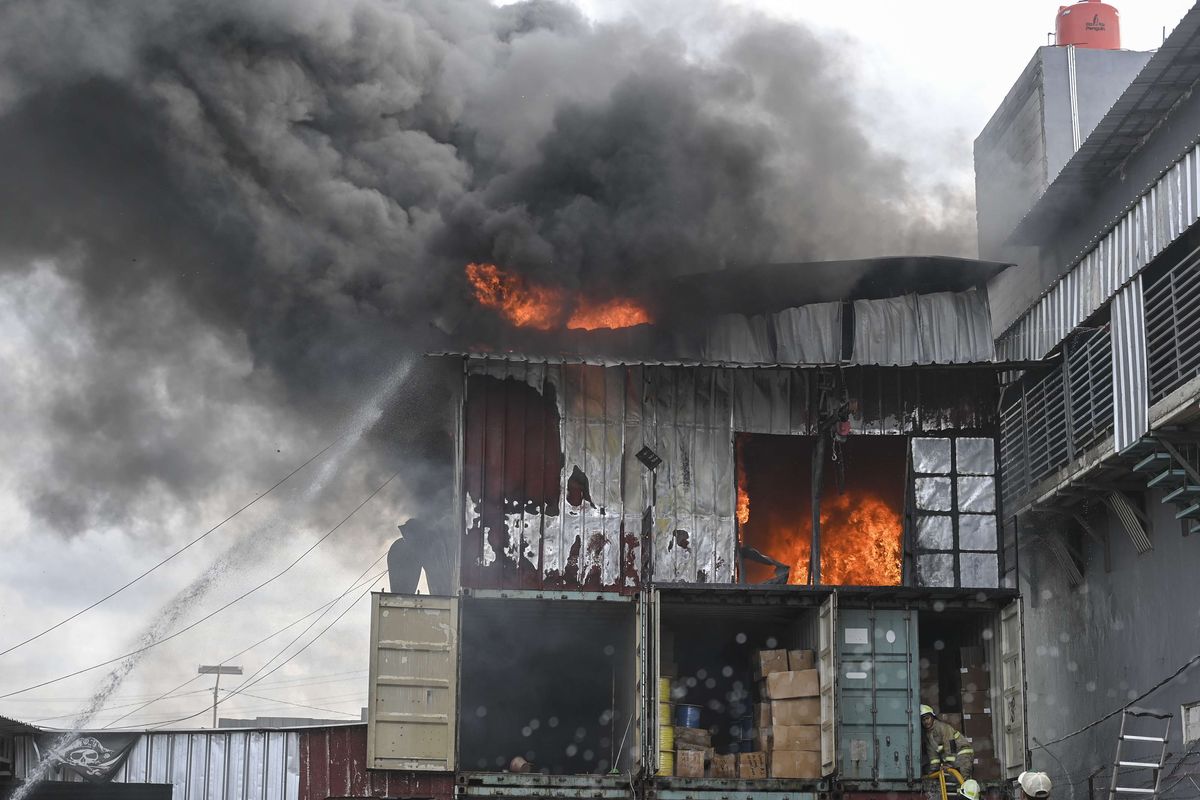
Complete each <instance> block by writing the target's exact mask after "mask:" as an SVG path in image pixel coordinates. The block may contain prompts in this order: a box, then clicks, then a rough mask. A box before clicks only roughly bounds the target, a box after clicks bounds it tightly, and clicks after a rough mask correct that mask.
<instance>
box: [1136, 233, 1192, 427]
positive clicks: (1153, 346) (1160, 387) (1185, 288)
mask: <svg viewBox="0 0 1200 800" xmlns="http://www.w3.org/2000/svg"><path fill="white" fill-rule="evenodd" d="M1144 296H1145V303H1146V367H1147V374H1148V376H1149V382H1150V403H1151V404H1152V405H1153V404H1154V403H1157V402H1158V401H1159V400H1162V399H1163V398H1164V397H1166V396H1167V395H1168V394H1170V393H1171V392H1173V391H1174V390H1175V389H1178V388H1179V387H1180V386H1182V385H1183V384H1185V383H1187V382H1188V381H1189V380H1191V379H1192V378H1195V377H1196V376H1198V375H1200V251H1193V252H1192V253H1191V254H1189V255H1188V257H1187V258H1184V259H1182V260H1181V261H1180V262H1179V263H1178V264H1176V265H1175V266H1173V267H1171V268H1170V269H1169V270H1167V272H1165V273H1164V274H1163V275H1162V276H1161V277H1159V278H1157V279H1155V281H1154V282H1153V283H1151V284H1149V285H1148V286H1146V288H1145V292H1144Z"/></svg>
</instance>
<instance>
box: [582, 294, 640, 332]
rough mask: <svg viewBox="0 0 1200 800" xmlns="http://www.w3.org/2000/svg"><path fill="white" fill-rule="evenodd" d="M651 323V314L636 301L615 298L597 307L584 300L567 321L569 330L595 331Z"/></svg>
mask: <svg viewBox="0 0 1200 800" xmlns="http://www.w3.org/2000/svg"><path fill="white" fill-rule="evenodd" d="M648 322H650V313H649V312H648V311H646V309H644V308H642V307H641V306H640V305H638V304H637V303H636V302H635V301H633V300H630V299H629V298H626V297H615V298H613V299H612V300H607V301H604V302H602V303H598V304H596V305H592V304H591V303H590V302H588V301H587V300H583V301H581V302H580V304H579V305H578V306H577V307H576V308H575V313H574V314H572V315H571V318H570V319H569V320H567V327H568V328H575V329H577V330H585V331H594V330H596V329H597V328H628V327H631V326H633V325H644V324H646V323H648Z"/></svg>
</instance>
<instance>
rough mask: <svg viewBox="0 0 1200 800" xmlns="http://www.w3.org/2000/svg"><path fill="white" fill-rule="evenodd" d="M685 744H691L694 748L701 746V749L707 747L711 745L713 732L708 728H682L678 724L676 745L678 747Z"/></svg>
mask: <svg viewBox="0 0 1200 800" xmlns="http://www.w3.org/2000/svg"><path fill="white" fill-rule="evenodd" d="M684 744H686V745H691V747H693V748H700V749H701V750H703V749H704V748H705V747H711V746H712V733H710V732H709V730H708V728H680V727H678V726H676V727H675V745H676V746H677V747H678V746H679V745H684Z"/></svg>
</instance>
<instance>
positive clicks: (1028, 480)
mask: <svg viewBox="0 0 1200 800" xmlns="http://www.w3.org/2000/svg"><path fill="white" fill-rule="evenodd" d="M1005 401H1006V402H1005V403H1004V406H1003V407H1002V408H1001V413H1000V428H1001V435H1000V453H1001V466H1002V472H1001V481H1002V490H1003V492H1004V496H1005V503H1006V505H1007V506H1008V507H1009V508H1016V507H1018V506H1019V503H1018V502H1017V501H1019V500H1020V499H1021V498H1022V497H1024V496H1025V495H1026V494H1027V493H1028V492H1029V491H1030V490H1031V489H1033V487H1035V486H1037V485H1038V484H1039V483H1040V482H1041V481H1043V480H1045V479H1046V478H1047V477H1049V476H1050V475H1052V474H1054V473H1055V472H1057V471H1058V470H1060V469H1062V468H1063V467H1065V466H1066V465H1068V464H1070V463H1071V462H1072V461H1073V460H1074V459H1075V458H1077V457H1078V456H1079V455H1081V454H1082V453H1083V452H1085V451H1086V450H1087V449H1088V448H1090V447H1093V446H1094V445H1096V444H1097V443H1098V442H1099V441H1101V440H1102V439H1103V437H1104V436H1106V435H1108V434H1109V433H1110V432H1111V431H1112V426H1113V390H1112V337H1111V335H1110V333H1109V330H1108V328H1107V327H1104V328H1098V329H1092V330H1089V331H1086V332H1084V333H1081V334H1079V335H1077V336H1075V337H1073V338H1072V339H1070V340H1068V341H1067V342H1066V343H1065V344H1064V345H1063V353H1062V358H1061V360H1060V361H1059V362H1057V363H1056V364H1055V365H1054V366H1052V367H1051V368H1050V369H1049V370H1048V371H1045V372H1039V373H1036V374H1034V373H1030V374H1026V375H1025V376H1024V377H1023V378H1022V379H1021V381H1020V383H1019V384H1017V385H1015V386H1013V387H1011V388H1010V389H1009V390H1008V392H1007V393H1006V395H1005Z"/></svg>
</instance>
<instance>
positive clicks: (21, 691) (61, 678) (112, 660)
mask: <svg viewBox="0 0 1200 800" xmlns="http://www.w3.org/2000/svg"><path fill="white" fill-rule="evenodd" d="M399 474H400V473H399V472H398V471H397V472H393V473H392V476H391V477H390V478H388V479H387V480H386V481H384V482H383V483H381V484H380V485H379V486H378V487H376V488H375V490H374V491H372V492H371V493H370V494H369V495H367V497H366V499H365V500H363V501H362V502H361V503H359V504H358V505H357V506H355V507H354V509H353V510H352V511H351V512H350V513H349V514H347V515H346V516H344V517H342V520H341V521H340V522H339V523H338V524H337V525H334V526H333V527H332V528H330V529H329V530H328V531H326V532H325V534H324V535H323V536H321V538H320V539H317V541H315V542H313V544H312V545H310V546H309V548H308V549H307V550H305V551H304V552H303V553H301V554H300V555H299V556H297V557H296V559H295V560H294V561H292V563H290V564H288V565H287V566H286V567H284V568H283V569H281V570H280V571H279V572H276V573H275V574H274V575H272V576H271V577H269V578H267V579H266V580H265V581H263V582H262V583H260V584H258V585H257V586H255V587H254V588H253V589H250V590H249V591H246V592H244V593H242V594H240V595H238V596H237V597H235V598H233V599H232V600H230V601H229V602H228V603H226V604H225V605H223V606H221V607H220V608H218V609H217V610H216V611H213V612H211V613H209V614H206V615H205V616H203V617H201V618H200V619H198V620H196V621H195V622H193V623H192V624H190V625H187V626H186V627H183V628H180V629H179V630H177V631H176V632H175V633H172V634H171V635H169V636H164V637H163V638H161V639H159V640H157V641H155V642H151V643H150V644H148V645H146V646H145V647H140V648H138V649H137V650H131V651H130V652H128V653H125V654H124V655H120V656H117V657H116V658H110V659H108V660H107V661H101V662H100V663H99V664H93V665H91V666H90V667H84V668H83V669H77V670H75V671H74V672H69V673H67V674H66V675H59V676H58V677H57V678H51V679H49V680H45V681H42V682H41V683H35V684H33V685H32V686H26V687H25V688H23V689H17V690H15V691H12V692H8V693H7V694H0V700H3V699H5V698H7V697H14V696H16V695H19V694H25V693H26V692H31V691H33V690H34V689H40V688H42V687H43V686H49V685H51V684H53V683H58V682H59V681H65V680H67V679H68V678H74V677H75V676H76V675H82V674H84V673H85V672H91V671H92V670H96V669H100V668H101V667H106V666H108V665H109V664H115V663H117V662H118V661H122V660H124V659H126V658H129V657H130V656H135V655H138V654H139V653H144V652H146V651H147V650H151V649H153V648H155V647H158V646H159V645H160V644H164V643H165V642H169V641H171V640H172V639H174V638H176V637H177V636H181V635H183V634H185V633H187V632H188V631H190V630H191V629H192V628H195V627H196V626H197V625H200V624H202V623H204V622H206V621H208V620H210V619H212V618H213V617H215V616H216V615H217V614H220V613H221V612H222V611H224V610H225V609H227V608H229V607H230V606H232V605H234V604H235V603H238V602H241V601H242V600H244V599H246V598H247V597H249V596H250V595H252V594H254V593H255V592H257V591H258V590H259V589H262V588H263V587H265V586H267V585H268V584H270V583H273V582H274V581H276V580H278V579H279V578H281V577H282V576H283V575H285V574H286V573H287V572H288V571H290V570H291V569H292V567H294V566H296V565H297V564H299V563H300V562H301V561H302V560H303V559H304V557H305V556H307V555H308V554H309V553H311V552H312V551H313V550H315V549H317V547H318V546H320V544H321V543H322V542H324V541H325V540H326V539H328V538H329V537H330V536H332V535H333V534H334V533H335V532H337V530H338V529H339V528H341V527H342V526H343V525H345V524H346V523H347V522H348V521H349V520H350V518H351V517H353V516H354V515H355V514H357V513H358V511H359V509H361V508H362V507H363V506H365V505H366V504H367V503H369V502H371V500H372V499H373V498H374V497H375V495H377V494H379V493H380V492H382V491H383V490H384V488H385V487H386V486H387V485H388V484H389V483H391V482H392V481H393V480H395V478H396V476H397V475H399Z"/></svg>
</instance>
